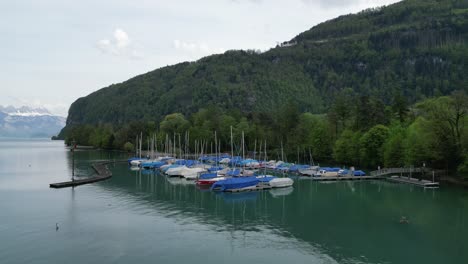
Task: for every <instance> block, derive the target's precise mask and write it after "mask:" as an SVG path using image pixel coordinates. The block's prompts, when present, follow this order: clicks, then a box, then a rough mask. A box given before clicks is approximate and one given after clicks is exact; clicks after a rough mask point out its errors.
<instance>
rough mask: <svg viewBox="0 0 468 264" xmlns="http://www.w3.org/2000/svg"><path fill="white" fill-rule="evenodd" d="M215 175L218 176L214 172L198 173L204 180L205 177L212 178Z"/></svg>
mask: <svg viewBox="0 0 468 264" xmlns="http://www.w3.org/2000/svg"><path fill="white" fill-rule="evenodd" d="M216 177H218V174H216V173H203V174H202V175H200V178H199V179H202V180H206V179H213V178H216Z"/></svg>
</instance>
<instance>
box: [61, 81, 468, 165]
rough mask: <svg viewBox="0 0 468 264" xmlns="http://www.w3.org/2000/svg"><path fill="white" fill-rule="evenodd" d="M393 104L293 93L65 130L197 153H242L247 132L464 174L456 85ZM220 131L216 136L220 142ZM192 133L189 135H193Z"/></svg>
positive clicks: (304, 148)
mask: <svg viewBox="0 0 468 264" xmlns="http://www.w3.org/2000/svg"><path fill="white" fill-rule="evenodd" d="M390 101H391V103H390V104H385V103H384V102H383V101H382V100H380V99H378V98H377V97H372V96H359V95H356V94H354V93H353V91H352V90H351V89H344V90H342V91H341V92H340V93H339V94H338V95H337V96H336V98H335V100H334V101H333V103H332V104H331V106H330V107H329V109H328V111H327V112H326V113H325V114H313V113H310V112H304V111H301V107H300V106H299V105H297V103H296V102H295V101H292V100H289V101H287V102H283V103H282V104H280V105H278V107H277V108H276V109H275V110H273V111H270V112H250V113H245V112H241V111H239V110H223V109H222V108H220V107H218V106H207V107H206V108H202V109H199V110H198V111H197V112H195V113H193V114H191V115H190V116H185V115H184V114H182V113H172V114H169V115H166V116H165V117H163V118H162V119H160V120H157V119H155V120H153V121H133V122H129V123H126V124H123V125H120V126H117V125H113V124H111V123H105V124H98V125H89V124H86V125H74V126H69V127H67V130H66V131H65V134H66V143H67V144H69V143H70V142H71V141H72V140H75V141H76V142H77V143H78V144H81V145H91V146H94V147H96V148H103V149H122V150H126V151H134V149H135V139H136V137H137V135H143V142H145V144H143V145H144V146H143V149H146V146H147V143H148V142H149V140H150V139H151V138H153V137H156V139H157V140H156V142H158V149H159V150H164V148H165V147H166V148H167V143H168V142H170V145H171V146H172V145H173V144H174V142H173V141H174V138H175V139H176V140H175V142H176V148H179V147H182V146H180V144H179V142H180V141H179V137H182V144H183V145H184V144H188V146H185V145H184V147H182V148H183V149H184V150H188V151H189V152H191V153H193V152H195V150H196V149H197V150H198V151H199V150H200V143H201V142H204V144H205V148H206V150H205V153H206V152H212V151H214V146H219V147H218V148H219V149H220V150H221V151H223V152H228V153H229V152H230V151H231V131H232V142H233V143H234V152H235V154H240V149H241V140H242V139H241V137H242V134H244V141H245V146H244V148H245V149H246V151H257V153H258V152H259V150H260V149H264V147H265V145H263V147H261V148H260V145H261V144H265V143H266V148H267V154H268V158H270V159H280V158H281V157H284V159H286V160H287V161H290V162H300V163H309V162H311V161H312V160H313V161H315V162H328V163H332V162H333V163H335V164H336V165H339V166H359V167H363V168H369V169H375V168H377V167H378V166H380V167H402V166H416V167H421V166H423V164H424V165H425V166H427V167H432V168H439V169H445V170H448V171H452V172H456V171H457V172H459V173H460V174H463V173H465V174H467V173H468V151H467V150H468V116H467V112H468V96H467V95H466V93H465V92H464V91H455V92H453V93H452V94H451V95H449V96H440V97H434V98H429V99H425V100H422V101H420V102H418V103H415V104H412V105H409V103H408V102H407V100H406V98H405V97H404V96H402V95H396V96H394V97H393V98H392V99H391V100H390ZM215 131H216V135H217V136H216V141H217V142H215ZM187 138H189V141H187Z"/></svg>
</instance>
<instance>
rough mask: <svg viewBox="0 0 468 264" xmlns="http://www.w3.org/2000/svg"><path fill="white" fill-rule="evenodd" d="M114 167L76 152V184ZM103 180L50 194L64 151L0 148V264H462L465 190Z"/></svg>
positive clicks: (35, 143) (139, 177) (119, 172)
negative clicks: (239, 188) (236, 189)
mask: <svg viewBox="0 0 468 264" xmlns="http://www.w3.org/2000/svg"><path fill="white" fill-rule="evenodd" d="M124 157H126V156H124V155H123V154H118V153H109V152H103V151H78V152H77V153H76V166H77V171H76V173H77V175H78V176H84V175H89V174H91V173H93V171H92V170H91V168H90V167H89V164H90V163H91V162H93V161H97V160H102V159H108V158H116V159H118V158H124ZM111 170H112V172H113V173H114V177H113V178H112V179H110V180H108V181H104V182H99V183H95V184H91V185H86V186H80V187H77V188H74V189H71V188H67V189H59V190H55V189H49V187H48V185H49V183H51V182H56V181H64V180H68V179H70V177H71V176H70V175H71V154H70V152H69V151H67V150H66V149H65V148H64V146H63V142H61V141H55V142H51V141H45V140H29V141H12V140H8V141H7V140H0V263H204V264H209V263H216V264H218V263H236V264H237V263H269V264H272V263H402V264H403V263H467V262H468V244H467V242H466V240H467V239H468V191H466V190H462V189H457V188H454V187H446V186H443V187H442V188H441V189H439V190H424V189H421V188H417V187H410V186H406V185H399V184H393V183H386V182H383V181H368V182H338V183H316V182H312V181H310V180H307V179H296V182H295V183H294V188H293V189H283V190H281V189H278V190H270V191H261V192H251V193H241V194H216V193H212V192H209V191H202V190H199V189H197V188H196V187H195V186H194V185H191V184H188V183H187V182H185V181H181V180H178V179H171V181H168V180H167V179H166V178H165V177H164V176H161V175H159V174H154V173H144V172H139V171H131V170H129V168H128V167H127V166H126V165H124V164H119V165H115V166H114V167H111ZM401 216H407V217H408V218H409V220H410V223H409V224H400V223H399V219H400V217H401ZM55 223H58V224H59V230H58V231H56V230H55Z"/></svg>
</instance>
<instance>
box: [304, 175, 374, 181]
mask: <svg viewBox="0 0 468 264" xmlns="http://www.w3.org/2000/svg"><path fill="white" fill-rule="evenodd" d="M310 178H311V179H312V180H313V181H356V180H357V181H359V180H379V179H382V177H380V176H351V175H343V176H319V177H317V176H314V177H310Z"/></svg>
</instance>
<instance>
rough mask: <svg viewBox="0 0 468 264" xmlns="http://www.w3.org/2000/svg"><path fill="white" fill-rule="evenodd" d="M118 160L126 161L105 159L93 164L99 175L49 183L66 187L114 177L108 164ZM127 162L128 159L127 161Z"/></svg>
mask: <svg viewBox="0 0 468 264" xmlns="http://www.w3.org/2000/svg"><path fill="white" fill-rule="evenodd" d="M117 162H124V161H121V160H119V161H104V162H97V163H94V164H92V165H91V167H92V168H93V169H94V170H95V171H96V173H97V175H96V176H94V177H88V178H86V179H80V180H72V181H66V182H57V183H51V184H49V187H50V188H56V189H58V188H66V187H75V186H78V185H83V184H88V183H94V182H99V181H103V180H107V179H110V178H111V177H112V172H111V171H110V170H109V168H107V165H108V164H111V163H117ZM125 162H126V161H125Z"/></svg>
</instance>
